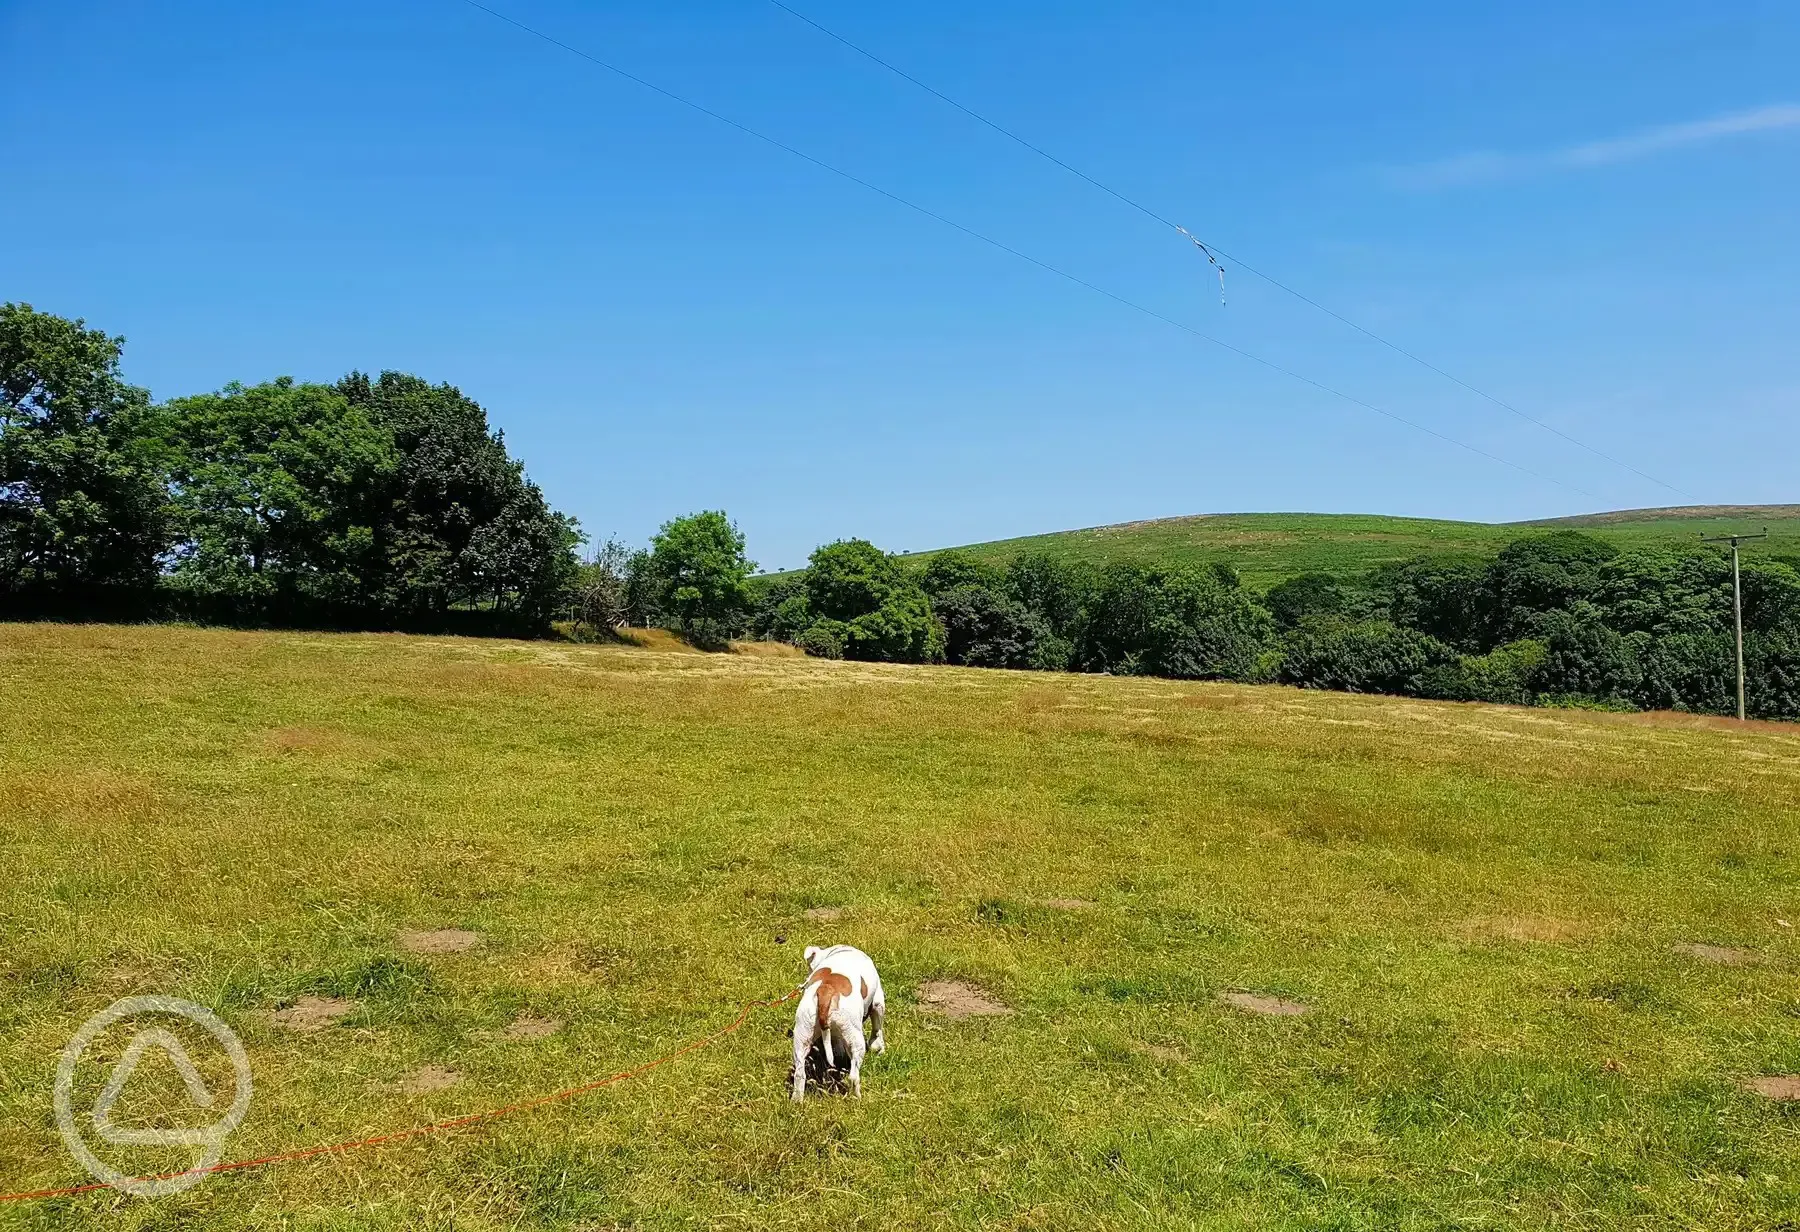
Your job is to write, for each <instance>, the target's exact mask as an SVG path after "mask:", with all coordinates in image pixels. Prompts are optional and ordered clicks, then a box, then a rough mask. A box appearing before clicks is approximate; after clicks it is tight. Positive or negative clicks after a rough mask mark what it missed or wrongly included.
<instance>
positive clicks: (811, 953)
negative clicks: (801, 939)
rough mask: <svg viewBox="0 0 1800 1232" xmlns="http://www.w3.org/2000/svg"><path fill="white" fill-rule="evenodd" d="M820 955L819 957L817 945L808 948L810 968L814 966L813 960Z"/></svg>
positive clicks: (807, 962) (807, 954)
mask: <svg viewBox="0 0 1800 1232" xmlns="http://www.w3.org/2000/svg"><path fill="white" fill-rule="evenodd" d="M818 955H819V947H818V946H816V945H809V946H807V947H806V965H807V966H808V967H810V966H812V965H813V959H815V958H817V957H818Z"/></svg>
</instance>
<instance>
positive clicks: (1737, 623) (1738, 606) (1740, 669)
mask: <svg viewBox="0 0 1800 1232" xmlns="http://www.w3.org/2000/svg"><path fill="white" fill-rule="evenodd" d="M1768 537H1769V528H1768V527H1766V526H1765V527H1763V529H1762V533H1761V534H1757V535H1713V536H1711V537H1708V536H1705V535H1702V536H1701V537H1700V542H1701V543H1729V544H1730V545H1731V623H1732V625H1733V627H1734V628H1735V630H1736V632H1737V684H1738V721H1739V722H1740V723H1741V722H1742V721H1743V719H1744V587H1743V584H1742V583H1740V582H1739V581H1738V544H1740V543H1744V542H1746V541H1747V540H1750V539H1767V538H1768Z"/></svg>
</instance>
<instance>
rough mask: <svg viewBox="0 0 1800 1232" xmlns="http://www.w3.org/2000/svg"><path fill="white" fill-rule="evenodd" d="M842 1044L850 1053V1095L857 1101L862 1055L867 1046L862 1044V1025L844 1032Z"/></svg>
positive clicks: (860, 1089) (860, 1091)
mask: <svg viewBox="0 0 1800 1232" xmlns="http://www.w3.org/2000/svg"><path fill="white" fill-rule="evenodd" d="M844 1043H845V1044H846V1045H847V1046H848V1048H849V1051H850V1094H852V1095H854V1096H855V1097H856V1098H857V1099H861V1098H862V1063H863V1053H864V1052H865V1051H867V1049H868V1045H867V1044H866V1043H864V1042H863V1033H862V1024H861V1023H860V1022H859V1023H857V1024H856V1025H855V1026H854V1027H852V1028H851V1029H850V1030H848V1031H845V1032H844Z"/></svg>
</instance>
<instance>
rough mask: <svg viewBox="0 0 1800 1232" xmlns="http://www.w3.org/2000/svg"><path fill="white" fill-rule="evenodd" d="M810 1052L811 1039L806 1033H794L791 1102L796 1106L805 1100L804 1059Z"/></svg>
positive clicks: (797, 1031)
mask: <svg viewBox="0 0 1800 1232" xmlns="http://www.w3.org/2000/svg"><path fill="white" fill-rule="evenodd" d="M811 1051H812V1039H811V1038H810V1036H809V1035H808V1033H807V1032H804V1031H799V1030H796V1031H795V1032H794V1089H793V1092H792V1098H793V1101H794V1102H795V1103H796V1104H797V1103H800V1102H801V1101H803V1100H804V1099H805V1098H806V1057H807V1054H808V1053H810V1052H811Z"/></svg>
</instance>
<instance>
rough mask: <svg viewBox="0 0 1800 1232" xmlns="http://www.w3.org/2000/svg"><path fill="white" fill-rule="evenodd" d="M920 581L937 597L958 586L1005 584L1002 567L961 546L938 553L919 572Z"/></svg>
mask: <svg viewBox="0 0 1800 1232" xmlns="http://www.w3.org/2000/svg"><path fill="white" fill-rule="evenodd" d="M919 585H920V586H921V587H922V588H923V589H924V591H925V593H926V594H928V595H930V596H931V597H932V598H933V599H936V598H937V597H938V596H939V595H942V594H945V593H947V592H949V591H951V590H954V589H955V588H956V587H958V586H983V587H986V588H987V589H988V590H997V589H999V588H1000V587H1001V586H1003V585H1004V581H1003V578H1002V571H1001V570H1000V569H997V568H995V567H994V566H993V565H990V564H988V563H987V562H986V561H983V560H978V559H976V558H975V557H974V556H971V555H970V554H969V553H967V552H965V551H963V550H962V549H960V548H951V549H949V550H948V551H944V552H938V553H935V554H934V555H933V556H932V557H931V559H929V560H927V561H926V562H925V567H924V568H923V569H922V570H920V572H919Z"/></svg>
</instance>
